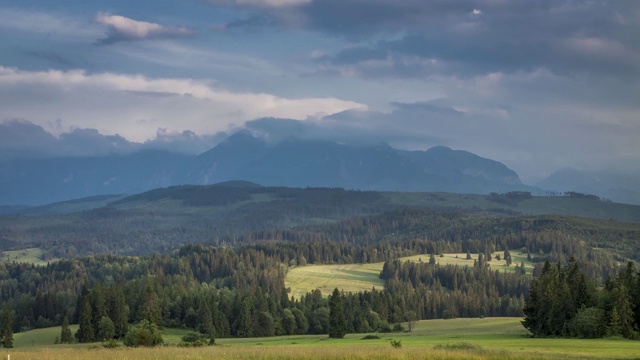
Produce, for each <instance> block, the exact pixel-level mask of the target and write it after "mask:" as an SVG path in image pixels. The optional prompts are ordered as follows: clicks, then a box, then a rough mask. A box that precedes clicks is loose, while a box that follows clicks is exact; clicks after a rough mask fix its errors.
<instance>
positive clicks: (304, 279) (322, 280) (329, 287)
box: [285, 250, 533, 298]
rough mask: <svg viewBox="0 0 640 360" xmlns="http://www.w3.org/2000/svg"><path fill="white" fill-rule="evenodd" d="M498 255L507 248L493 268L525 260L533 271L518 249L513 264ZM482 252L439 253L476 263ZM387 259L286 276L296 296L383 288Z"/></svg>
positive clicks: (449, 260) (445, 260) (450, 261)
mask: <svg viewBox="0 0 640 360" xmlns="http://www.w3.org/2000/svg"><path fill="white" fill-rule="evenodd" d="M496 255H500V256H501V257H502V255H503V252H500V251H497V252H495V253H493V254H492V257H493V259H492V260H491V261H490V262H489V263H488V264H489V266H490V267H491V269H494V270H499V271H507V272H513V271H514V270H515V267H516V265H518V266H519V265H520V264H521V263H522V262H524V267H525V270H526V271H527V272H528V273H531V271H532V270H533V264H532V263H531V262H529V261H527V256H526V255H525V254H521V253H518V252H516V251H515V250H514V251H512V252H511V258H512V261H513V262H512V264H511V265H510V266H507V263H506V261H504V260H503V259H502V260H500V261H498V260H496ZM429 256H430V255H429V254H422V255H413V256H408V257H403V258H400V260H401V261H423V262H428V261H429ZM477 258H478V254H471V260H467V254H466V253H451V254H443V255H442V256H436V262H437V263H438V264H440V265H460V266H473V263H474V260H475V259H477ZM383 266H384V263H382V262H379V263H372V264H339V265H306V266H299V267H295V268H292V269H290V270H289V272H288V273H287V278H286V279H285V286H286V287H288V288H291V295H293V296H294V297H295V298H300V296H302V295H304V294H306V293H307V292H310V291H313V290H315V289H320V291H321V292H322V294H323V295H324V296H327V295H329V294H330V293H331V291H333V289H335V288H338V289H340V290H343V291H346V292H359V291H368V290H371V289H373V288H375V289H379V290H381V289H383V288H384V281H382V280H380V279H379V278H378V276H379V275H380V272H381V271H382V267H383Z"/></svg>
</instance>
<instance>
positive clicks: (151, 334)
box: [124, 320, 164, 347]
mask: <svg viewBox="0 0 640 360" xmlns="http://www.w3.org/2000/svg"><path fill="white" fill-rule="evenodd" d="M163 342H164V341H163V340H162V335H161V334H160V330H158V326H157V325H156V324H154V323H152V322H149V321H148V320H142V321H140V322H139V323H138V325H136V326H134V327H132V328H131V329H129V331H127V334H126V335H125V336H124V344H125V345H126V346H134V347H135V346H149V347H150V346H156V345H161V344H162V343H163Z"/></svg>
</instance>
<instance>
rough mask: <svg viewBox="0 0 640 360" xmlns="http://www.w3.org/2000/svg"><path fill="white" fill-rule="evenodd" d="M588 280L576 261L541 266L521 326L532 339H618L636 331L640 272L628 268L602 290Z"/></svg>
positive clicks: (638, 326)
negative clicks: (530, 334)
mask: <svg viewBox="0 0 640 360" xmlns="http://www.w3.org/2000/svg"><path fill="white" fill-rule="evenodd" d="M599 285H600V284H596V283H594V282H593V281H591V280H589V278H588V277H587V276H586V274H585V272H584V271H583V270H582V269H581V268H580V266H579V265H578V261H577V260H576V259H575V258H572V259H570V261H569V262H568V263H567V264H566V265H564V266H563V265H562V264H561V263H557V265H555V266H553V265H551V264H550V263H549V262H546V263H545V264H544V267H543V269H542V272H541V274H540V276H539V277H537V278H536V279H534V280H533V281H532V283H531V288H530V290H529V295H528V297H527V299H526V306H525V307H524V310H523V311H524V315H525V317H524V321H523V322H522V324H523V326H524V327H525V328H527V329H528V330H529V331H530V332H531V333H532V334H533V335H534V336H537V337H571V336H573V337H583V338H599V337H604V336H623V337H625V338H630V339H637V338H638V337H639V334H638V330H639V329H640V302H639V301H640V272H638V271H637V270H636V269H635V265H634V263H632V262H629V263H627V266H626V268H624V269H623V270H622V271H620V272H619V273H618V274H617V275H616V276H615V277H614V278H612V279H608V280H607V281H606V282H605V283H604V284H603V285H604V286H599Z"/></svg>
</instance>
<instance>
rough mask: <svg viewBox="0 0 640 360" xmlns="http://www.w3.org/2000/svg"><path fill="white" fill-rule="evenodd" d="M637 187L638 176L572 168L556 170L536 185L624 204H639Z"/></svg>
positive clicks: (639, 193) (639, 180) (639, 181)
mask: <svg viewBox="0 0 640 360" xmlns="http://www.w3.org/2000/svg"><path fill="white" fill-rule="evenodd" d="M638 185H640V174H635V175H634V174H622V173H619V172H614V171H586V170H576V169H573V168H565V169H561V170H558V171H556V172H554V173H553V174H551V175H549V177H547V178H546V179H544V180H542V181H540V182H539V183H538V184H537V186H538V187H540V188H542V189H547V190H554V191H578V192H582V193H588V194H594V195H597V196H600V197H601V198H604V199H608V200H612V201H615V202H619V203H625V204H640V191H638Z"/></svg>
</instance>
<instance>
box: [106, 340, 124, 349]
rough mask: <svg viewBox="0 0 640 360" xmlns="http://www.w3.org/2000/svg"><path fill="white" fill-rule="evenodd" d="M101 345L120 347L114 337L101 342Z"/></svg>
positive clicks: (107, 347)
mask: <svg viewBox="0 0 640 360" xmlns="http://www.w3.org/2000/svg"><path fill="white" fill-rule="evenodd" d="M102 347H103V348H106V349H115V348H118V347H120V343H119V342H118V341H117V340H116V339H109V340H107V341H105V342H103V343H102Z"/></svg>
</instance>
